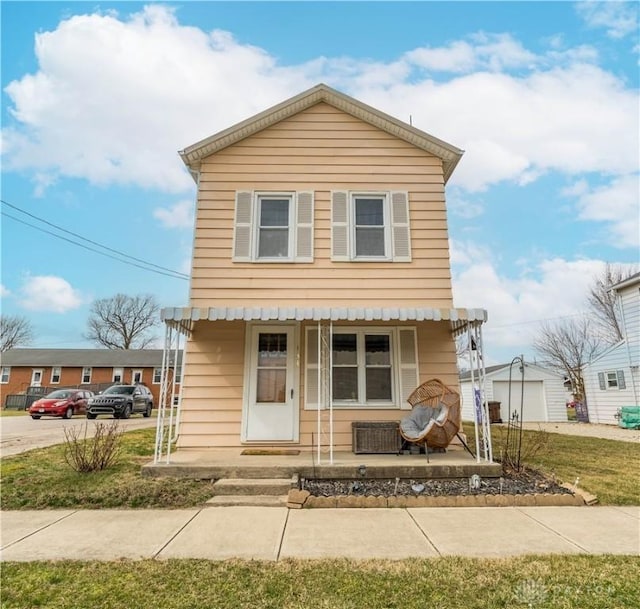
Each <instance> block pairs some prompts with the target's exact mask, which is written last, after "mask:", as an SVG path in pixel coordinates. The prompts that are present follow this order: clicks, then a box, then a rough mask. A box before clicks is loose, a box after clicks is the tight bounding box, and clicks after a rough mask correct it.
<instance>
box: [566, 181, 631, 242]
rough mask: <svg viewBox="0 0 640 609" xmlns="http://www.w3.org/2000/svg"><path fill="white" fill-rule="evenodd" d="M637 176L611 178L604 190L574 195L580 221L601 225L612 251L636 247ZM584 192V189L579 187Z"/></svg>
mask: <svg viewBox="0 0 640 609" xmlns="http://www.w3.org/2000/svg"><path fill="white" fill-rule="evenodd" d="M639 177H640V176H639V175H638V174H635V175H627V176H621V177H619V178H615V179H614V180H612V181H611V182H610V183H609V184H607V185H606V186H602V187H599V188H596V189H594V190H591V191H589V190H586V189H583V190H582V191H581V192H580V191H578V192H577V194H578V210H579V216H578V217H579V218H580V219H581V220H593V221H597V222H605V223H606V225H607V227H608V229H609V233H610V234H609V236H608V241H609V242H610V243H611V245H613V246H614V247H619V248H625V247H635V248H638V247H639V246H640V180H639V179H638V178H639ZM583 188H584V187H583Z"/></svg>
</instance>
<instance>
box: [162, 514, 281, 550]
mask: <svg viewBox="0 0 640 609" xmlns="http://www.w3.org/2000/svg"><path fill="white" fill-rule="evenodd" d="M286 522H287V508H262V507H217V508H215V509H205V510H202V511H201V512H199V513H198V515H197V516H196V517H195V518H194V519H193V520H192V521H191V522H189V524H188V525H187V526H186V527H185V528H184V529H183V530H182V531H181V532H180V535H179V536H178V537H177V538H175V539H173V540H172V541H171V542H170V543H169V544H167V546H166V547H165V548H164V549H163V550H162V552H160V553H159V554H158V558H206V559H209V560H225V559H227V558H244V559H247V560H251V559H256V560H277V558H278V549H279V548H280V541H281V539H282V535H283V532H284V528H285V524H286Z"/></svg>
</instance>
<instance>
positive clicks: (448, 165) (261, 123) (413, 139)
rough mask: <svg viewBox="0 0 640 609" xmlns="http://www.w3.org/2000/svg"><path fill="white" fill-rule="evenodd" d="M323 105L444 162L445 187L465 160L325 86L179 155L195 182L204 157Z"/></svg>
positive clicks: (450, 148) (438, 142) (458, 153)
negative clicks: (329, 106)
mask: <svg viewBox="0 0 640 609" xmlns="http://www.w3.org/2000/svg"><path fill="white" fill-rule="evenodd" d="M321 102H324V103H327V104H329V105H331V106H333V107H335V108H337V109H338V110H342V111H343V112H346V113H347V114H350V115H351V116H354V117H355V118H359V119H360V120H363V121H364V122H366V123H369V124H370V125H373V126H374V127H378V128H379V129H381V130H382V131H386V132H387V133H389V134H390V135H393V136H395V137H397V138H400V139H401V140H404V141H406V142H408V143H409V144H413V145H414V146H416V147H418V148H421V149H422V150H425V151H426V152H429V153H431V154H433V155H434V156H437V157H438V158H440V159H441V160H442V168H443V172H444V182H445V184H446V183H447V180H448V179H449V177H450V176H451V174H452V173H453V170H454V169H455V167H456V165H457V164H458V162H459V161H460V159H461V158H462V155H463V152H464V151H463V150H460V149H459V148H456V147H455V146H452V145H451V144H448V143H447V142H444V141H443V140H440V139H438V138H437V137H434V136H433V135H429V134H428V133H425V132H424V131H421V130H420V129H416V128H415V127H413V126H411V125H409V124H407V123H404V122H402V121H400V120H398V119H397V118H394V117H393V116H390V115H389V114H385V113H384V112H382V111H380V110H377V109H376V108H373V107H371V106H368V105H367V104H364V103H362V102H361V101H358V100H357V99H354V98H353V97H349V96H348V95H345V94H344V93H340V92H339V91H336V90H335V89H332V88H331V87H328V86H327V85H325V84H319V85H316V86H315V87H312V88H311V89H308V90H307V91H304V92H302V93H300V94H298V95H296V96H295V97H292V98H290V99H288V100H286V101H284V102H281V103H280V104H277V105H275V106H273V107H271V108H269V109H268V110H265V111H264V112H260V113H259V114H256V115H255V116H252V117H251V118H249V119H247V120H244V121H242V122H240V123H237V124H236V125H233V126H232V127H229V128H228V129H225V130H224V131H220V132H219V133H216V134H215V135H212V136H210V137H208V138H206V139H204V140H201V141H199V142H196V143H195V144H193V145H191V146H188V147H187V148H185V149H184V150H181V151H180V152H179V154H180V157H181V158H182V160H183V162H184V164H185V165H186V166H187V167H188V168H189V171H190V172H191V175H192V176H193V177H194V179H196V176H197V173H198V171H199V170H200V162H201V161H202V159H204V158H205V157H208V156H210V155H212V154H214V153H216V152H218V151H220V150H223V149H224V148H226V147H227V146H231V145H232V144H235V143H236V142H239V141H240V140H243V139H244V138H246V137H249V136H250V135H253V134H255V133H258V132H259V131H262V130H263V129H266V128H267V127H271V126H272V125H275V124H276V123H279V122H280V121H282V120H284V119H286V118H289V117H290V116H293V115H294V114H298V113H299V112H302V111H303V110H306V109H307V108H310V107H311V106H314V105H316V104H319V103H321Z"/></svg>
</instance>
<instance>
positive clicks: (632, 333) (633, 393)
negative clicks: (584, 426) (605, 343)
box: [584, 273, 640, 425]
mask: <svg viewBox="0 0 640 609" xmlns="http://www.w3.org/2000/svg"><path fill="white" fill-rule="evenodd" d="M612 290H613V291H614V292H615V294H616V297H617V303H618V307H619V309H618V310H619V312H620V321H621V326H622V333H623V335H624V338H623V339H622V340H621V341H620V342H619V343H617V344H616V345H613V347H611V348H610V349H608V350H607V351H605V352H604V353H603V354H602V355H600V356H599V357H597V358H596V359H594V360H593V361H592V362H589V364H588V365H587V366H586V367H585V370H584V386H585V393H586V398H587V409H588V412H589V421H590V422H591V423H608V424H612V425H615V424H617V422H618V421H617V419H616V413H617V412H618V409H620V408H621V407H622V406H638V405H640V401H639V400H638V395H640V378H639V376H640V375H639V374H638V365H639V364H640V273H636V274H635V275H632V276H631V277H629V278H628V279H626V280H625V281H622V282H621V283H619V284H617V285H615V286H613V288H612Z"/></svg>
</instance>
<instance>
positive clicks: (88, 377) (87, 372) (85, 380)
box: [82, 366, 91, 385]
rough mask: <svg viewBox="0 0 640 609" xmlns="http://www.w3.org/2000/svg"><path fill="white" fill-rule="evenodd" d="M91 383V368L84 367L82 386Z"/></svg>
mask: <svg viewBox="0 0 640 609" xmlns="http://www.w3.org/2000/svg"><path fill="white" fill-rule="evenodd" d="M90 382H91V367H90V366H85V367H84V368H83V369H82V384H83V385H86V384H88V383H90Z"/></svg>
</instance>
